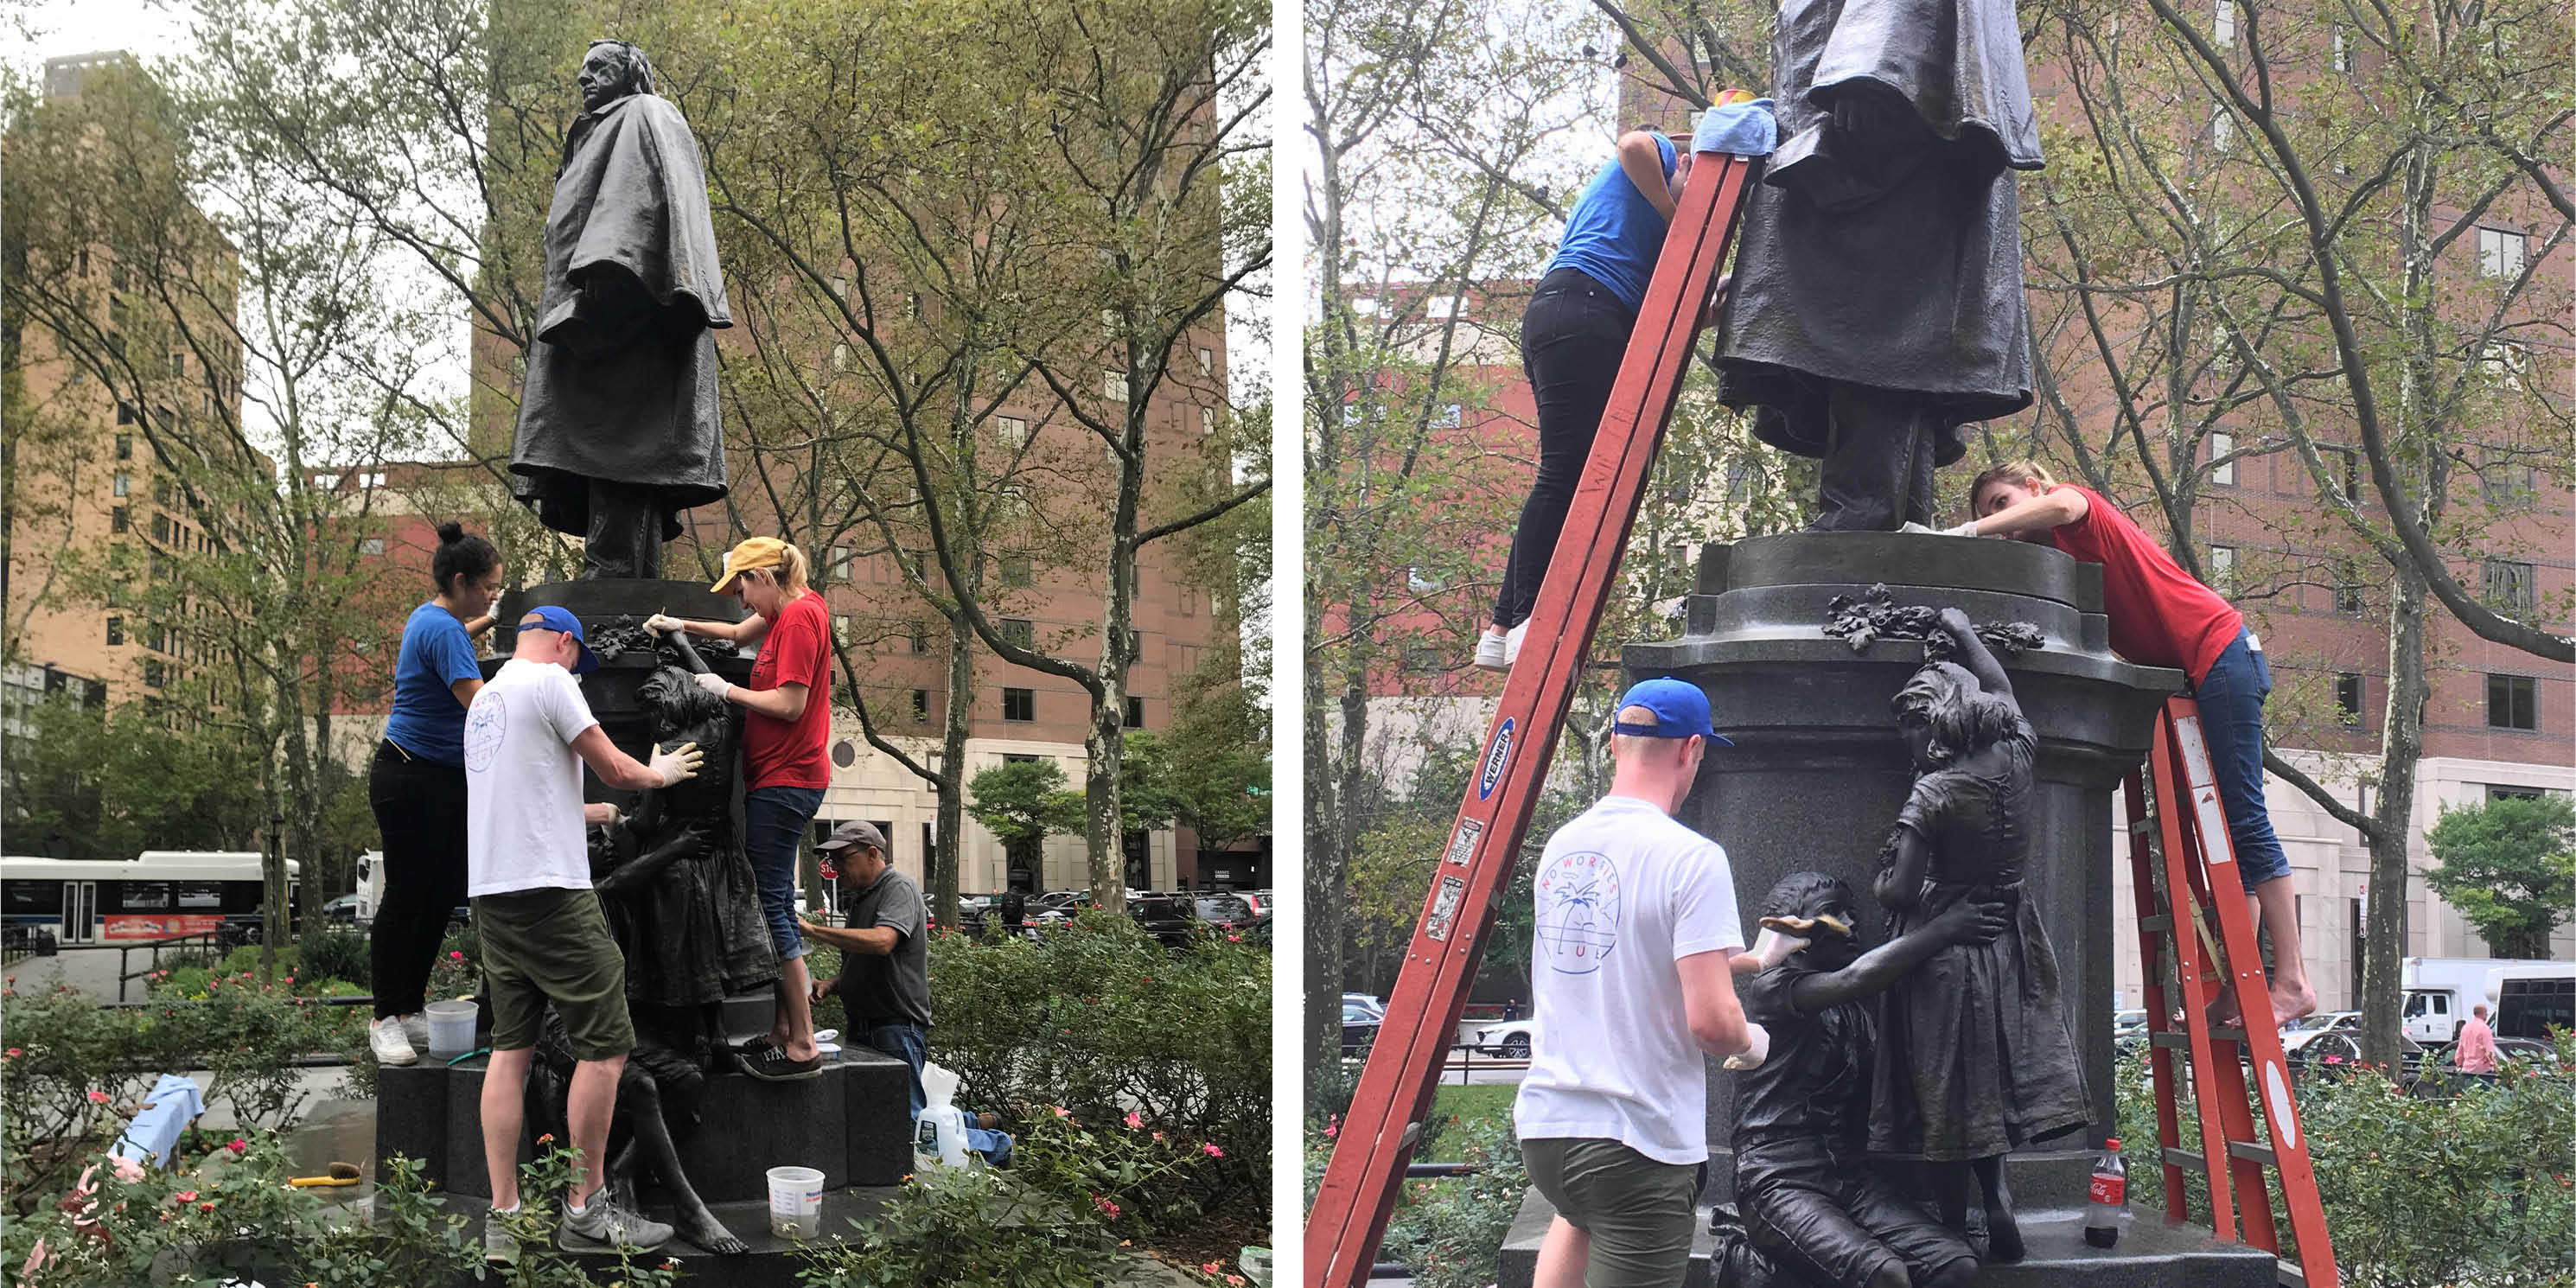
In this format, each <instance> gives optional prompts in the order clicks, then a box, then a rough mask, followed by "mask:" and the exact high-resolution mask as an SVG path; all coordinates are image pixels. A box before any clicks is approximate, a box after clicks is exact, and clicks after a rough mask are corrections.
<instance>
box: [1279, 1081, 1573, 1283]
mask: <svg viewBox="0 0 2576 1288" xmlns="http://www.w3.org/2000/svg"><path fill="white" fill-rule="evenodd" d="M1433 1121H1436V1122H1438V1123H1439V1124H1441V1126H1442V1127H1443V1128H1445V1132H1444V1135H1445V1136H1446V1137H1447V1138H1448V1139H1450V1140H1453V1141H1454V1142H1456V1144H1457V1148H1456V1149H1455V1150H1452V1151H1444V1153H1447V1154H1454V1158H1452V1159H1450V1160H1449V1161H1455V1162H1463V1163H1472V1164H1474V1165H1475V1166H1476V1167H1477V1169H1478V1170H1477V1171H1475V1172H1474V1173H1472V1174H1470V1175H1467V1176H1461V1177H1456V1178H1453V1179H1448V1180H1439V1181H1415V1182H1411V1183H1408V1184H1407V1185H1406V1186H1405V1187H1404V1190H1403V1193H1402V1194H1401V1195H1400V1196H1399V1197H1398V1198H1397V1200H1396V1210H1395V1213H1394V1215H1393V1216H1392V1217H1391V1218H1390V1219H1389V1220H1388V1222H1387V1227H1386V1240H1385V1242H1384V1243H1383V1244H1382V1245H1381V1246H1382V1249H1383V1250H1382V1251H1381V1252H1380V1253H1379V1254H1378V1255H1379V1259H1380V1260H1386V1261H1399V1262H1402V1263H1404V1264H1405V1265H1406V1266H1408V1267H1410V1268H1411V1269H1412V1271H1413V1282H1414V1283H1416V1284H1418V1285H1421V1288H1480V1285H1484V1284H1489V1283H1492V1282H1494V1276H1495V1270H1496V1262H1497V1260H1498V1259H1499V1257H1500V1254H1501V1251H1502V1246H1503V1235H1504V1233H1505V1232H1506V1231H1508V1230H1509V1229H1510V1228H1511V1224H1512V1217H1513V1216H1514V1215H1515V1214H1516V1213H1518V1212H1519V1211H1520V1205H1521V1196H1522V1195H1524V1194H1527V1193H1528V1192H1529V1187H1530V1181H1529V1170H1528V1168H1527V1167H1525V1166H1524V1165H1523V1164H1522V1162H1521V1145H1520V1140H1519V1138H1518V1136H1517V1135H1516V1134H1515V1133H1514V1130H1513V1127H1512V1116H1511V1113H1510V1111H1509V1110H1508V1109H1506V1110H1505V1111H1504V1112H1502V1113H1500V1114H1492V1115H1486V1116H1483V1117H1479V1118H1472V1119H1465V1120H1461V1119H1459V1118H1458V1117H1456V1116H1455V1115H1450V1116H1446V1117H1439V1116H1435V1118H1434V1120H1433ZM1313 1143H1315V1142H1314V1141H1313V1140H1312V1139H1311V1138H1310V1150H1309V1153H1310V1154H1312V1153H1314V1152H1316V1151H1314V1150H1313V1149H1312V1148H1311V1145H1312V1144H1313ZM1321 1143H1323V1144H1325V1145H1329V1144H1330V1142H1329V1141H1323V1142H1321ZM1423 1156H1424V1157H1426V1158H1427V1157H1430V1156H1431V1155H1430V1153H1429V1149H1428V1146H1427V1145H1426V1147H1425V1151H1424V1154H1423Z"/></svg>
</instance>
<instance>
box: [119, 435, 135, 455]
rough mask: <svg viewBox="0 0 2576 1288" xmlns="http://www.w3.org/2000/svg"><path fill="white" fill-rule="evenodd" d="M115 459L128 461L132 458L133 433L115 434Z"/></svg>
mask: <svg viewBox="0 0 2576 1288" xmlns="http://www.w3.org/2000/svg"><path fill="white" fill-rule="evenodd" d="M116 459H118V460H120V461H130V460H133V459H134V435H132V434H119V435H117V436H116Z"/></svg>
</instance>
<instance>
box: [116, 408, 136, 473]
mask: <svg viewBox="0 0 2576 1288" xmlns="http://www.w3.org/2000/svg"><path fill="white" fill-rule="evenodd" d="M116 423H117V424H120V425H131V424H133V423H134V404H132V403H122V402H121V403H118V404H117V405H116ZM117 459H119V460H123V459H124V458H123V457H119V458H117Z"/></svg>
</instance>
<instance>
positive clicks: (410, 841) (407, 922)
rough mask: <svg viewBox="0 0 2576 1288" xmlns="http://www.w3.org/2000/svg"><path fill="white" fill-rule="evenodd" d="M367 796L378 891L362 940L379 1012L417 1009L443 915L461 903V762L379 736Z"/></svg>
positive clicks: (435, 954) (441, 932)
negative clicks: (376, 848)
mask: <svg viewBox="0 0 2576 1288" xmlns="http://www.w3.org/2000/svg"><path fill="white" fill-rule="evenodd" d="M367 803H368V804H370V805H372V806H374V807H375V810H376V829H377V831H379V832H381V833H382V834H383V836H384V841H383V844H384V847H385V851H384V858H383V860H382V862H383V864H384V870H385V892H384V896H383V897H382V898H380V899H378V900H377V901H376V922H375V929H374V931H373V933H372V935H371V936H370V939H369V943H368V956H369V965H370V969H371V970H372V971H373V972H374V975H375V994H376V1016H377V1018H379V1019H381V1018H383V1017H385V1016H388V1015H410V1014H412V1013H414V1012H416V1011H418V1010H420V1008H421V1004H422V1003H423V1002H424V1001H426V1000H427V993H428V990H429V970H430V967H431V966H433V965H435V964H437V961H438V945H439V944H440V942H441V941H443V940H445V939H446V937H447V922H448V919H449V918H451V917H453V916H455V915H456V910H457V909H458V908H461V907H463V906H464V905H465V769H464V767H463V766H461V765H442V764H438V763H436V762H435V761H428V760H422V759H420V758H419V757H417V756H414V755H412V754H411V753H409V752H407V751H404V750H403V749H402V748H400V747H397V746H395V745H394V744H393V743H392V742H390V741H387V742H379V743H377V744H376V763H375V767H374V768H373V770H372V771H370V772H369V774H368V775H367Z"/></svg>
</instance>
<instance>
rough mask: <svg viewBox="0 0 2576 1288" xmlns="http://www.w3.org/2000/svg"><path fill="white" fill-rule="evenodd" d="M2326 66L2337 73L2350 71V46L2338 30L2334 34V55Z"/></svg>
mask: <svg viewBox="0 0 2576 1288" xmlns="http://www.w3.org/2000/svg"><path fill="white" fill-rule="evenodd" d="M2326 65H2327V66H2329V67H2331V68H2333V69H2334V70H2336V71H2339V72H2348V71H2351V70H2352V45H2351V43H2350V42H2349V41H2348V40H2347V39H2346V38H2345V36H2344V34H2343V32H2342V31H2341V30H2340V29H2338V30H2337V31H2336V32H2335V34H2334V53H2333V55H2332V56H2331V57H2330V58H2329V59H2328V60H2327V63H2326Z"/></svg>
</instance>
